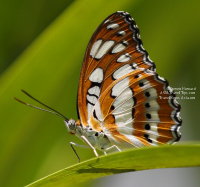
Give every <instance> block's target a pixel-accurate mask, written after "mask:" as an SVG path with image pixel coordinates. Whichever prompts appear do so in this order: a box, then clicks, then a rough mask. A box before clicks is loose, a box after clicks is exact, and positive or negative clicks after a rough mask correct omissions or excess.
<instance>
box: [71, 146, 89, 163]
mask: <svg viewBox="0 0 200 187" xmlns="http://www.w3.org/2000/svg"><path fill="white" fill-rule="evenodd" d="M70 145H71V148H72V149H73V151H74V153H75V155H76V157H77V158H78V162H79V163H80V157H79V156H78V153H77V152H76V150H75V148H74V145H75V146H77V147H82V148H89V147H88V146H86V145H79V144H76V143H74V142H70Z"/></svg>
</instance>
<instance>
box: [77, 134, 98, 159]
mask: <svg viewBox="0 0 200 187" xmlns="http://www.w3.org/2000/svg"><path fill="white" fill-rule="evenodd" d="M81 138H82V139H83V141H84V142H85V143H87V144H88V145H89V146H90V147H91V148H92V150H93V152H94V154H95V156H96V157H98V156H99V155H98V153H97V151H96V149H95V148H94V147H93V146H92V144H91V143H90V142H89V141H88V139H87V138H86V137H85V136H83V135H82V136H81Z"/></svg>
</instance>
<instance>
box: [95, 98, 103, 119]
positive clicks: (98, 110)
mask: <svg viewBox="0 0 200 187" xmlns="http://www.w3.org/2000/svg"><path fill="white" fill-rule="evenodd" d="M94 110H95V113H96V116H97V118H98V120H100V121H101V120H102V119H103V117H102V113H101V107H100V103H99V101H97V102H96V103H95V106H94Z"/></svg>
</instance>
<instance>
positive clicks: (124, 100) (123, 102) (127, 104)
mask: <svg viewBox="0 0 200 187" xmlns="http://www.w3.org/2000/svg"><path fill="white" fill-rule="evenodd" d="M132 94H133V93H132V91H131V89H130V88H126V89H125V90H124V91H123V92H122V93H121V94H120V95H119V96H118V97H117V98H116V99H115V101H114V103H113V106H114V107H115V110H114V111H113V114H117V113H120V112H123V111H126V113H129V112H132V107H133V106H134V100H133V98H132ZM128 98H130V99H128ZM118 106H119V107H118ZM131 116H132V114H131ZM131 118H132V117H131ZM129 119H130V118H129Z"/></svg>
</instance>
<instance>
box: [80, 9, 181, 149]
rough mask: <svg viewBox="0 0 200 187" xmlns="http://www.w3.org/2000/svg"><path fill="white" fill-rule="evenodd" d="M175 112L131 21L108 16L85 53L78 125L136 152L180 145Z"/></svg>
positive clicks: (166, 87) (127, 17)
mask: <svg viewBox="0 0 200 187" xmlns="http://www.w3.org/2000/svg"><path fill="white" fill-rule="evenodd" d="M179 112H180V105H179V104H178V103H177V102H176V100H175V94H174V93H173V91H172V89H171V88H170V87H169V85H168V82H167V81H166V80H165V79H163V78H161V77H159V75H158V74H157V73H155V64H154V62H153V61H151V60H150V58H149V56H148V53H147V52H146V50H145V49H144V48H143V46H142V41H141V39H140V35H139V29H138V27H137V25H136V23H135V21H134V20H133V18H131V16H130V15H129V14H128V13H126V12H116V13H114V14H112V15H110V16H109V17H108V18H106V19H105V20H104V21H103V22H102V23H101V24H100V26H99V27H98V28H97V30H96V31H95V32H94V34H93V36H92V38H91V39H90V42H89V44H88V47H87V49H86V53H85V57H84V62H83V66H82V70H81V75H80V82H79V88H78V114H79V119H80V123H81V124H82V125H83V126H85V127H86V126H89V127H91V128H92V129H94V130H96V131H103V132H104V133H105V134H106V136H107V137H108V139H109V140H110V141H111V142H113V144H117V145H118V146H119V147H129V146H136V147H140V146H148V145H157V144H165V143H173V142H175V141H178V140H179V139H180V137H181V135H180V133H179V127H180V126H181V123H182V121H181V118H180V117H179ZM120 145H121V146H120Z"/></svg>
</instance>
